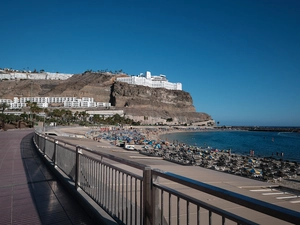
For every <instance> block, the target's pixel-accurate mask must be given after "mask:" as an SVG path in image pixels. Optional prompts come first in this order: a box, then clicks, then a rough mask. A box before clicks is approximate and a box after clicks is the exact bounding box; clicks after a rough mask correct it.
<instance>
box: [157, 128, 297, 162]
mask: <svg viewBox="0 0 300 225" xmlns="http://www.w3.org/2000/svg"><path fill="white" fill-rule="evenodd" d="M161 139H162V140H167V141H170V142H175V143H177V141H178V142H179V143H186V144H188V145H197V146H198V147H208V146H210V147H212V148H214V149H218V150H223V149H225V150H228V149H231V152H232V153H235V154H243V155H249V152H250V150H254V154H255V155H256V156H259V157H269V156H273V157H274V158H278V159H281V158H282V159H284V160H290V161H297V162H300V133H292V132H262V131H259V132H258V131H203V132H183V133H172V134H165V135H163V136H161ZM281 153H283V156H281Z"/></svg>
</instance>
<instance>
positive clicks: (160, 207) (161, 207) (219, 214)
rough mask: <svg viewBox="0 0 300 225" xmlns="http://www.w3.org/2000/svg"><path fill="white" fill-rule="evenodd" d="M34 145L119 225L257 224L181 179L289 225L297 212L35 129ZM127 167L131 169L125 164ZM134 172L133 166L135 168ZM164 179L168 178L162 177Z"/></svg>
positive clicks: (298, 218) (299, 221) (296, 221)
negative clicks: (209, 200)
mask: <svg viewBox="0 0 300 225" xmlns="http://www.w3.org/2000/svg"><path fill="white" fill-rule="evenodd" d="M34 142H35V144H36V146H37V148H38V149H39V150H40V152H41V153H42V154H44V156H46V157H47V158H48V159H49V160H50V161H51V162H52V163H53V165H54V166H55V167H58V168H59V169H60V170H61V171H63V173H65V174H66V175H67V176H68V177H69V178H70V179H71V180H72V181H73V182H74V186H75V188H76V190H78V188H80V189H82V190H83V191H84V192H85V193H86V194H87V195H89V196H90V198H92V199H93V200H94V201H95V202H96V203H97V204H98V205H99V206H100V207H102V208H103V209H104V210H105V211H106V212H107V213H108V214H110V215H111V217H112V218H114V219H115V220H116V221H117V222H118V223H119V224H136V225H137V224H144V225H156V224H161V225H164V224H177V225H179V224H225V223H226V224H257V223H254V222H252V221H250V220H248V219H246V218H243V217H241V216H238V215H236V214H233V213H231V212H228V211H225V210H223V209H221V208H220V207H216V206H214V205H211V204H208V203H207V202H204V201H201V200H200V199H198V198H195V197H193V196H192V195H191V194H187V193H182V192H180V191H178V190H175V188H172V185H163V182H159V180H168V181H169V182H167V183H170V182H171V183H172V184H180V185H182V186H186V187H189V188H190V189H191V190H193V191H197V192H202V193H207V194H210V195H213V196H215V197H218V198H220V199H223V200H226V201H229V202H231V203H235V204H238V205H241V206H244V207H246V208H249V209H250V210H254V211H257V212H259V213H263V214H266V215H269V216H271V217H275V218H278V219H281V220H284V221H287V222H290V223H293V224H300V213H299V212H296V211H292V210H289V209H286V208H283V207H279V206H276V205H273V204H269V203H266V202H263V201H259V200H257V199H253V198H250V197H246V196H243V195H240V194H237V193H234V192H230V191H227V190H224V189H221V188H217V187H215V186H212V185H208V184H205V183H201V182H198V181H195V180H192V179H188V178H185V177H182V176H179V175H176V174H173V173H170V172H164V171H160V170H158V169H152V168H150V167H148V166H146V165H142V164H139V163H136V162H132V161H128V160H124V159H122V158H118V157H116V156H113V155H109V154H104V153H99V152H95V151H93V150H91V149H88V148H86V147H83V146H78V145H73V144H71V143H68V142H64V141H57V140H56V139H53V138H50V137H46V136H43V135H42V134H40V133H37V132H36V133H35V135H34ZM124 167H125V168H127V167H130V168H131V169H130V170H128V169H125V168H124ZM132 171H135V172H134V173H133V172H132ZM165 183H166V182H165Z"/></svg>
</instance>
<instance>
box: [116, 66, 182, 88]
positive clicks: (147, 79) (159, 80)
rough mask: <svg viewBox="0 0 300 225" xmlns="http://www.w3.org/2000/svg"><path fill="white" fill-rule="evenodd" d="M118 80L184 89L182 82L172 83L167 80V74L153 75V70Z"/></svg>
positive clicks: (118, 79) (155, 86)
mask: <svg viewBox="0 0 300 225" xmlns="http://www.w3.org/2000/svg"><path fill="white" fill-rule="evenodd" d="M117 81H121V82H125V83H128V84H135V85H142V86H147V87H151V88H166V89H170V90H182V84H181V83H171V82H169V81H168V80H167V78H166V76H165V75H163V74H161V75H159V76H151V72H149V71H147V72H146V74H145V75H143V74H140V75H139V76H131V77H118V78H117Z"/></svg>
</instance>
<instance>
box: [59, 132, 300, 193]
mask: <svg viewBox="0 0 300 225" xmlns="http://www.w3.org/2000/svg"><path fill="white" fill-rule="evenodd" d="M201 131H202V132H207V130H205V129H186V128H185V127H183V128H180V127H177V128H176V129H174V128H172V127H151V126H148V127H147V126H145V127H126V128H118V129H111V128H109V127H102V128H101V129H100V128H99V127H97V128H96V127H95V128H89V127H80V128H76V129H74V128H62V129H60V132H64V133H67V134H70V135H78V136H84V137H85V138H89V139H93V140H94V141H97V142H101V144H105V145H107V146H112V145H116V146H118V147H122V148H124V147H125V145H131V146H134V150H135V151H138V152H139V153H140V154H144V155H147V156H153V157H162V158H163V159H165V160H168V161H171V162H174V163H178V164H181V165H187V166H188V165H190V166H201V167H204V168H207V169H212V170H217V171H220V172H223V173H230V174H235V175H237V176H243V177H247V178H249V179H255V180H260V181H265V182H268V183H270V184H276V185H281V186H284V187H288V188H292V189H297V190H300V167H299V165H298V164H297V163H293V162H282V161H280V160H275V159H272V158H259V157H255V156H249V155H237V154H231V153H230V152H219V151H214V150H213V149H201V148H199V147H196V146H189V145H186V144H185V143H169V142H168V141H167V140H161V136H162V135H164V134H167V133H178V132H201Z"/></svg>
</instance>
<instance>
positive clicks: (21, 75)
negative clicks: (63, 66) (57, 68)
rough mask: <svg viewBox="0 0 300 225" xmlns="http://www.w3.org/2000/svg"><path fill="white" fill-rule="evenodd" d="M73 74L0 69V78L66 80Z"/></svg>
mask: <svg viewBox="0 0 300 225" xmlns="http://www.w3.org/2000/svg"><path fill="white" fill-rule="evenodd" d="M72 76H73V74H68V73H49V72H43V73H32V72H31V71H27V72H19V71H16V70H15V71H5V70H0V80H3V79H7V80H21V79H23V80H66V79H68V78H70V77H72Z"/></svg>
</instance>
